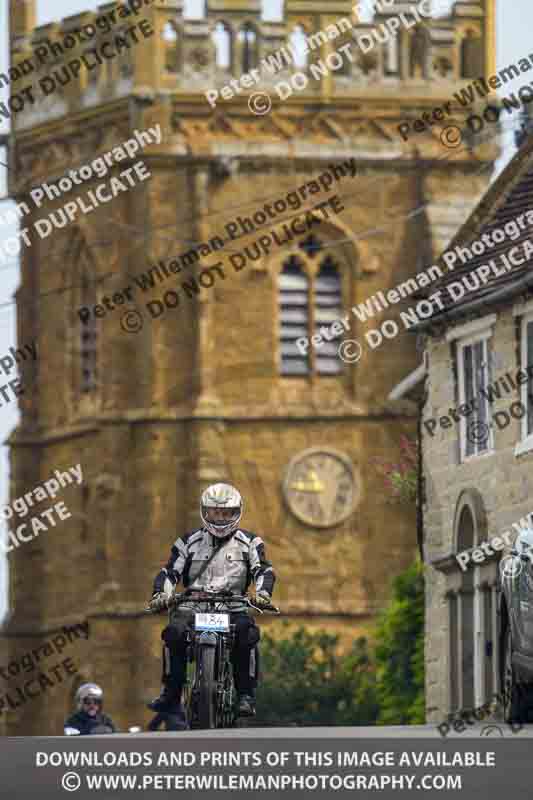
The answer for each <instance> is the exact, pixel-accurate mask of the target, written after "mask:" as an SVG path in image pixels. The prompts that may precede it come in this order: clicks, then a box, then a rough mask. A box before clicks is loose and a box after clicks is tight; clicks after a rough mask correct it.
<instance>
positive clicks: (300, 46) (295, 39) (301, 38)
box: [289, 25, 309, 69]
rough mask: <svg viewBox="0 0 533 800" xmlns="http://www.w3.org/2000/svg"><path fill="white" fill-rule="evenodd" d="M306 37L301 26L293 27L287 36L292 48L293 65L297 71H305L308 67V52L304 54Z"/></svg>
mask: <svg viewBox="0 0 533 800" xmlns="http://www.w3.org/2000/svg"><path fill="white" fill-rule="evenodd" d="M306 40H307V36H306V33H305V30H304V28H303V27H302V26H301V25H295V26H294V29H293V31H292V33H291V35H290V36H289V44H290V45H291V47H293V48H294V56H293V59H294V65H295V67H297V68H299V69H305V67H307V65H308V55H309V51H307V52H304V48H305V46H306Z"/></svg>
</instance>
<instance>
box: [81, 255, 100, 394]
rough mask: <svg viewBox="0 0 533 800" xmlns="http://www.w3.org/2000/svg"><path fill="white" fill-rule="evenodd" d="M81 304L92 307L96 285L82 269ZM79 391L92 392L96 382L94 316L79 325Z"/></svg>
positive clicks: (96, 348) (96, 344) (96, 335)
mask: <svg viewBox="0 0 533 800" xmlns="http://www.w3.org/2000/svg"><path fill="white" fill-rule="evenodd" d="M81 300H82V302H81V305H82V306H84V307H85V308H91V309H93V308H94V306H95V304H96V286H95V283H94V280H92V279H91V275H90V274H89V273H88V272H87V271H86V270H84V271H83V273H82V278H81ZM79 347H80V361H79V365H80V381H79V387H80V392H82V393H83V394H86V393H88V392H94V391H95V390H96V387H97V384H98V333H97V328H96V317H95V315H94V314H92V313H91V315H90V317H89V319H88V320H87V321H86V322H84V323H82V324H81V325H80V345H79Z"/></svg>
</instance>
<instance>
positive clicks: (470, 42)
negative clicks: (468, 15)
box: [460, 30, 484, 79]
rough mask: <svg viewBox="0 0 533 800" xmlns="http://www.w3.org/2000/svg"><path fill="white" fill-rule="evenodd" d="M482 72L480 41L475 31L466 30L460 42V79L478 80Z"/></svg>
mask: <svg viewBox="0 0 533 800" xmlns="http://www.w3.org/2000/svg"><path fill="white" fill-rule="evenodd" d="M483 71H484V70H483V49H482V45H481V39H480V38H479V36H477V35H476V32H475V31H473V30H468V31H467V32H466V36H465V37H464V38H463V40H462V41H461V72H460V74H461V78H465V79H469V78H478V77H479V76H480V75H483Z"/></svg>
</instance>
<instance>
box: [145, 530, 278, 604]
mask: <svg viewBox="0 0 533 800" xmlns="http://www.w3.org/2000/svg"><path fill="white" fill-rule="evenodd" d="M214 550H217V551H219V552H218V553H217V555H215V556H214V558H213V559H212V561H211V562H210V564H209V566H208V567H207V569H206V570H205V572H204V573H203V574H202V575H201V576H200V579H199V581H196V579H195V578H196V575H197V574H198V573H199V572H200V570H201V569H202V566H203V564H204V562H205V561H207V560H208V559H209V558H210V557H211V555H212V554H213V551H214ZM180 580H181V582H182V583H183V586H184V587H185V588H186V589H197V590H209V591H227V590H229V591H231V592H232V593H233V594H245V592H246V591H247V590H248V587H249V586H250V584H251V583H252V581H254V582H255V588H256V591H260V590H261V589H263V590H264V591H266V592H268V593H269V594H270V595H271V594H272V591H273V589H274V583H275V580H276V576H275V574H274V570H273V569H272V564H271V563H270V561H267V559H266V554H265V545H264V542H263V540H262V539H261V538H260V537H259V536H256V534H255V533H252V532H251V531H246V530H243V529H242V528H237V530H236V531H235V532H234V533H233V534H232V535H231V536H230V537H229V539H217V538H216V537H215V536H212V535H211V534H210V533H209V531H207V530H205V529H204V528H199V529H197V530H195V531H192V532H191V533H187V534H185V535H184V536H182V537H181V538H180V539H176V541H175V542H174V544H173V546H172V548H171V551H170V558H169V560H168V561H167V563H166V565H165V567H164V568H163V569H162V570H161V572H159V574H158V575H157V577H156V578H155V580H154V594H155V593H157V592H163V591H166V592H169V591H170V590H171V587H172V586H175V585H176V584H177V583H178V582H179V581H180ZM169 582H170V585H169ZM243 608H245V606H244V605H243ZM232 610H234V611H237V610H239V607H238V606H237V605H236V604H234V605H232Z"/></svg>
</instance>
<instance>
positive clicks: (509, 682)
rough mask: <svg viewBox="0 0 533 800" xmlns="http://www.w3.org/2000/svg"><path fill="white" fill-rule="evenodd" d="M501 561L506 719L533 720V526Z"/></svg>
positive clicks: (527, 529) (511, 720)
mask: <svg viewBox="0 0 533 800" xmlns="http://www.w3.org/2000/svg"><path fill="white" fill-rule="evenodd" d="M531 516H532V515H529V519H530V525H531V527H529V528H523V529H522V530H521V532H520V533H519V534H518V536H517V537H516V540H515V542H514V545H513V548H512V550H511V553H510V555H507V556H504V557H503V558H502V561H501V562H500V574H501V583H502V594H501V608H500V612H501V617H500V619H501V633H500V654H501V660H500V677H501V686H502V696H503V706H504V717H505V721H506V722H529V721H530V720H529V715H530V714H531V715H532V721H533V525H532V524H531Z"/></svg>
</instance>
